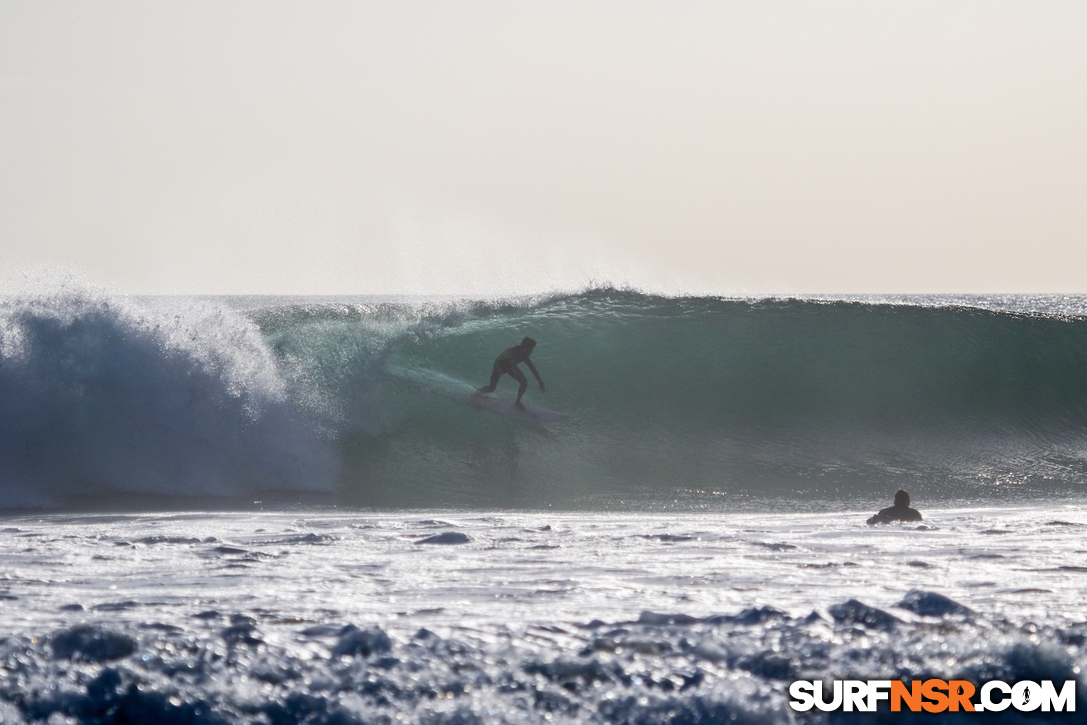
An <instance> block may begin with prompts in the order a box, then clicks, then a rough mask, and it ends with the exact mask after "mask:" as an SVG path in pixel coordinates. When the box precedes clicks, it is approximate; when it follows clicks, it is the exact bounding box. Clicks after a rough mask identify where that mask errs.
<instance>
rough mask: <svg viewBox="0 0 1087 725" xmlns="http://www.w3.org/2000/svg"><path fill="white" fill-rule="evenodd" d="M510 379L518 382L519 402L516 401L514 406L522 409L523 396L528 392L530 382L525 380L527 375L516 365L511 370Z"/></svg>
mask: <svg viewBox="0 0 1087 725" xmlns="http://www.w3.org/2000/svg"><path fill="white" fill-rule="evenodd" d="M510 377H511V378H513V379H514V380H516V381H517V400H515V401H514V403H513V404H514V405H516V406H517V407H518V408H520V407H522V405H521V396H522V395H524V394H525V391H526V390H528V380H527V379H526V378H525V374H524V373H523V372H521V369H520V368H518V367H517V366H516V365H514V366H512V367H511V368H510Z"/></svg>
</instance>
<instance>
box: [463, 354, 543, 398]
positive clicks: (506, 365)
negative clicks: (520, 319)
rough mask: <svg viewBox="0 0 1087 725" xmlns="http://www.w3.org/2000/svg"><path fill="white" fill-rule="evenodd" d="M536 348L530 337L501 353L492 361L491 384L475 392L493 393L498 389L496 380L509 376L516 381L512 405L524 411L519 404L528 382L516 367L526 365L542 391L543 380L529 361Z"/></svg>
mask: <svg viewBox="0 0 1087 725" xmlns="http://www.w3.org/2000/svg"><path fill="white" fill-rule="evenodd" d="M535 347H536V341H535V340H533V339H532V338H531V337H526V338H525V339H523V340H521V344H520V345H514V346H513V347H511V348H509V349H508V350H505V351H503V352H502V354H501V355H499V356H498V357H497V358H495V361H494V368H492V370H491V382H490V383H488V384H487V385H484V386H483V387H482V388H479V389H478V391H477V392H480V393H493V392H494V389H495V388H497V387H498V379H499V378H501V377H502V376H503V375H509V376H510V377H511V378H513V379H514V380H516V381H517V384H518V386H519V387H518V388H517V400H516V401H514V403H513V404H514V405H516V406H517V407H518V408H520V409H522V410H524V408H525V406H524V404H523V403H521V396H522V395H524V394H525V390H527V389H528V380H527V379H526V378H525V374H524V373H523V372H521V369H520V368H519V367H517V366H518V365H519V364H520V363H524V364H525V365H528V369H529V370H531V371H532V374H533V375H535V376H536V380H537V382H539V383H540V392H541V393H542V392H543V391H544V382H543V378H541V377H540V374H539V373H538V372H536V366H535V365H533V364H532V360H530V359H529V355H531V354H532V351H533V349H535Z"/></svg>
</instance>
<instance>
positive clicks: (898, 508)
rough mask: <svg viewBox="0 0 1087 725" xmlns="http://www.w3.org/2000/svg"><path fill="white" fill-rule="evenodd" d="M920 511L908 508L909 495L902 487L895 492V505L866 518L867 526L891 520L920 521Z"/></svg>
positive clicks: (887, 522) (886, 522)
mask: <svg viewBox="0 0 1087 725" xmlns="http://www.w3.org/2000/svg"><path fill="white" fill-rule="evenodd" d="M920 520H921V512H920V511H918V510H917V509H914V508H910V495H909V494H908V493H906V491H905V490H903V489H901V488H900V489H898V491H896V492H895V505H894V506H891V507H889V508H885V509H883V510H882V511H880V512H879V513H878V514H876V515H875V516H873V517H872V518H870V519H868V525H869V526H875V525H876V524H889V523H891V522H892V521H920Z"/></svg>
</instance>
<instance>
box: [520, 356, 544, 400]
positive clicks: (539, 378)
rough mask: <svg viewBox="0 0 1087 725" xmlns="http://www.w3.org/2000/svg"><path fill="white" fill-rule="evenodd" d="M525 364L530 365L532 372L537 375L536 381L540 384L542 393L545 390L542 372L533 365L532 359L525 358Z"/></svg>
mask: <svg viewBox="0 0 1087 725" xmlns="http://www.w3.org/2000/svg"><path fill="white" fill-rule="evenodd" d="M525 365H528V369H529V370H531V371H532V374H533V375H535V376H536V381H537V382H538V383H539V384H540V392H541V393H542V392H543V391H544V384H543V378H541V377H540V374H539V373H538V372H536V366H535V365H533V364H532V361H531V360H529V359H528V358H527V357H526V358H525Z"/></svg>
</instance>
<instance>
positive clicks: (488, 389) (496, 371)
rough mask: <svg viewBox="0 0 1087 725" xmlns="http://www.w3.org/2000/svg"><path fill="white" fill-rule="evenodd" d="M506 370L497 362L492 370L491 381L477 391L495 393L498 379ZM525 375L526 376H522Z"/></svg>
mask: <svg viewBox="0 0 1087 725" xmlns="http://www.w3.org/2000/svg"><path fill="white" fill-rule="evenodd" d="M503 372H504V371H503V370H502V369H501V368H500V367H498V365H497V364H495V366H494V369H493V370H491V382H490V383H488V384H487V385H484V386H483V387H482V388H479V389H478V391H477V392H480V393H493V392H494V389H495V388H497V387H498V379H499V378H500V377H502V373H503ZM522 377H524V376H522Z"/></svg>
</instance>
